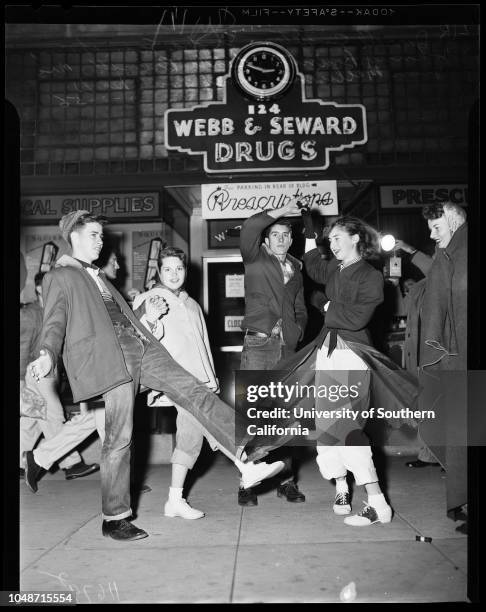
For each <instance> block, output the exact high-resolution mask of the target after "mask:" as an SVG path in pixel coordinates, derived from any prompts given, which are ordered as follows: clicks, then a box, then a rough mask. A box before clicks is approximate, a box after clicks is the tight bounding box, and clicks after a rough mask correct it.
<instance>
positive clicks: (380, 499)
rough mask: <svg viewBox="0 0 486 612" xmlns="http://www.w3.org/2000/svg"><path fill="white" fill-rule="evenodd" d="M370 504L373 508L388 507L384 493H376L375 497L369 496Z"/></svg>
mask: <svg viewBox="0 0 486 612" xmlns="http://www.w3.org/2000/svg"><path fill="white" fill-rule="evenodd" d="M368 504H369V505H370V506H371V507H372V508H386V507H387V506H388V504H387V503H386V499H385V496H384V495H383V493H375V494H374V495H368Z"/></svg>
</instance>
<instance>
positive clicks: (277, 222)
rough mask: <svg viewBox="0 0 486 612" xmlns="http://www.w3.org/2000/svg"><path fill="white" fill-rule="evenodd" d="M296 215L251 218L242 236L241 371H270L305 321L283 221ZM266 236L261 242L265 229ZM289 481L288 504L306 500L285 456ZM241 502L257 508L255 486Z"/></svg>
mask: <svg viewBox="0 0 486 612" xmlns="http://www.w3.org/2000/svg"><path fill="white" fill-rule="evenodd" d="M295 213H298V214H299V216H300V209H299V207H298V206H297V205H296V204H295V203H290V204H288V205H287V206H284V207H283V208H279V209H278V210H270V211H265V212H261V213H257V214H256V215H253V216H252V217H250V218H249V219H247V220H246V221H245V222H244V224H243V226H242V228H241V235H240V251H241V255H242V258H243V263H244V264H245V318H244V319H243V322H242V328H243V329H244V330H245V339H244V342H243V351H242V354H241V369H242V370H272V369H274V368H275V366H276V364H277V363H278V362H279V361H280V360H281V359H284V358H286V357H288V356H289V355H291V354H292V353H294V352H295V348H296V346H297V342H298V341H299V340H300V339H301V338H302V336H303V334H304V329H305V326H306V323H307V309H306V307H305V303H304V287H303V280H302V274H301V271H300V270H301V267H302V264H301V262H300V261H299V260H298V259H295V257H292V255H289V254H288V250H289V248H290V246H291V245H292V226H291V224H290V223H289V222H288V221H286V220H284V219H281V217H284V216H285V215H292V214H295ZM263 232H264V234H265V238H264V241H263V242H262V233H263ZM286 468H287V469H286V473H285V479H284V480H282V481H281V484H280V486H279V487H278V488H277V494H278V496H279V497H285V498H286V499H287V501H289V502H304V501H305V496H304V495H303V494H302V493H301V491H299V489H298V487H297V484H296V482H295V479H294V475H293V472H292V464H291V460H290V458H287V459H286ZM238 503H239V504H240V506H256V505H257V504H258V499H257V496H256V494H255V492H254V491H253V490H252V489H248V488H246V489H245V488H243V487H242V486H241V485H240V488H239V491H238Z"/></svg>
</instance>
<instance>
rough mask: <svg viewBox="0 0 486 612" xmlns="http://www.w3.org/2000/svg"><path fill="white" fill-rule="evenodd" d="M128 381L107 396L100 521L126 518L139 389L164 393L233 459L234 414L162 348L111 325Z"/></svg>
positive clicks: (129, 509)
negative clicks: (131, 451)
mask: <svg viewBox="0 0 486 612" xmlns="http://www.w3.org/2000/svg"><path fill="white" fill-rule="evenodd" d="M114 329H115V333H116V335H117V338H118V341H119V343H120V347H121V349H122V351H123V355H124V357H125V362H126V366H127V369H128V372H129V374H130V376H131V377H132V381H130V382H128V383H125V384H122V385H119V386H118V387H115V388H114V389H111V390H110V391H107V392H106V393H105V394H104V395H103V397H104V400H105V426H106V434H105V441H104V444H103V447H102V451H101V495H102V511H103V518H104V519H105V520H118V519H122V518H126V517H128V516H130V515H131V508H130V445H131V440H132V429H133V406H134V402H135V395H136V393H137V390H138V386H139V384H140V385H143V386H144V387H148V388H149V389H154V390H155V391H163V392H164V393H165V394H166V395H167V397H168V398H169V399H171V400H172V401H173V402H174V403H175V404H177V406H178V408H179V409H180V410H184V411H187V413H188V414H189V415H191V416H192V417H194V418H195V419H196V420H197V422H198V424H199V427H200V428H201V431H202V433H204V434H205V435H206V434H207V435H208V436H209V437H212V438H213V439H214V440H215V441H216V443H217V444H218V448H219V450H221V451H222V452H223V453H224V454H225V455H227V456H228V457H230V458H231V459H232V460H233V461H234V460H235V459H236V455H237V449H236V447H235V418H239V416H238V414H237V413H235V411H234V410H233V409H232V408H231V407H230V406H228V405H227V404H225V403H223V402H222V401H221V400H220V399H219V398H218V396H217V395H216V394H214V393H213V392H212V391H210V390H209V389H208V388H207V387H206V385H204V384H203V383H201V382H199V381H198V380H197V379H196V378H195V377H194V376H192V375H191V374H189V373H188V372H186V370H184V368H182V367H181V366H180V365H178V364H177V363H176V362H175V361H174V359H173V358H172V357H171V356H170V354H169V352H168V351H167V350H166V349H165V348H164V347H163V346H162V345H161V344H158V343H157V344H156V343H152V342H149V341H148V340H145V339H142V338H141V337H140V335H139V334H138V333H137V332H136V331H135V329H134V328H132V327H123V326H121V325H116V324H115V325H114Z"/></svg>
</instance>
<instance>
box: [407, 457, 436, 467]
mask: <svg viewBox="0 0 486 612" xmlns="http://www.w3.org/2000/svg"><path fill="white" fill-rule="evenodd" d="M405 465H406V466H407V467H409V468H423V467H427V466H428V465H440V463H435V462H433V461H422V459H416V460H415V461H407V463H406V464H405Z"/></svg>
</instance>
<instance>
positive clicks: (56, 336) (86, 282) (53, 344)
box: [39, 266, 160, 403]
mask: <svg viewBox="0 0 486 612" xmlns="http://www.w3.org/2000/svg"><path fill="white" fill-rule="evenodd" d="M101 274H103V273H102V272H100V275H101ZM103 281H104V283H105V284H106V286H107V287H108V288H109V290H110V292H111V294H112V295H113V297H114V299H115V302H116V303H117V304H118V306H119V307H120V309H121V311H122V312H123V313H124V314H125V315H126V316H127V318H128V319H129V320H130V322H131V323H132V325H133V326H134V327H135V328H136V329H137V330H139V331H140V333H141V334H142V335H143V336H145V337H146V338H147V339H148V340H150V341H151V342H154V343H156V344H157V346H160V345H159V343H158V342H157V340H156V339H155V338H154V337H153V336H152V334H150V332H149V331H148V330H147V329H145V327H144V326H143V325H142V324H141V323H140V321H139V320H138V319H137V317H135V316H134V314H133V312H132V311H131V309H130V307H129V306H128V304H127V303H126V302H125V300H124V299H123V297H122V296H121V295H120V293H118V291H117V290H116V289H115V288H114V287H113V285H112V284H111V283H110V282H109V281H108V280H107V278H106V276H104V275H103ZM42 292H43V297H44V320H43V328H42V334H41V338H40V342H39V345H40V348H43V349H46V350H47V351H49V353H50V355H51V359H52V361H53V363H57V360H58V358H59V356H60V354H61V352H62V359H63V362H64V367H65V369H66V373H67V375H68V378H69V383H70V386H71V390H72V393H73V401H74V402H75V403H77V402H80V401H86V400H88V399H90V398H92V397H96V396H98V395H102V394H103V393H105V392H106V391H109V390H110V389H113V388H115V387H117V386H118V385H121V384H122V383H126V382H129V381H130V380H132V377H131V376H130V374H129V373H128V370H127V367H126V364H125V359H124V357H123V353H122V350H121V348H120V344H119V342H118V340H117V337H116V334H115V330H114V327H113V324H112V322H111V319H110V315H109V314H108V310H107V309H106V306H105V304H104V302H103V298H102V296H101V293H100V291H99V289H98V287H97V285H96V283H95V282H94V280H93V279H92V278H91V277H90V276H89V274H88V272H86V270H84V269H83V268H82V267H72V266H69V267H60V268H55V269H54V270H52V271H51V272H49V273H47V274H46V275H45V276H44V279H43V284H42Z"/></svg>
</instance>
